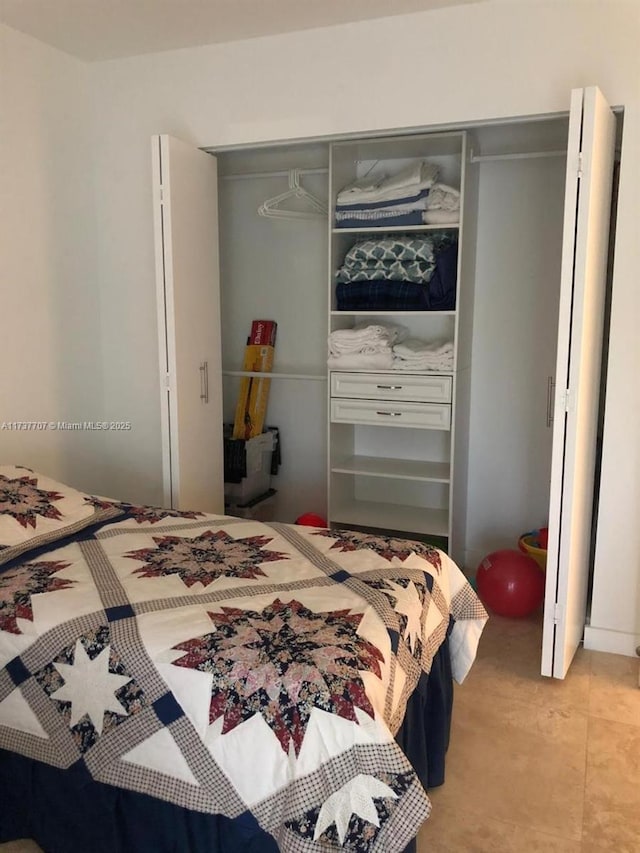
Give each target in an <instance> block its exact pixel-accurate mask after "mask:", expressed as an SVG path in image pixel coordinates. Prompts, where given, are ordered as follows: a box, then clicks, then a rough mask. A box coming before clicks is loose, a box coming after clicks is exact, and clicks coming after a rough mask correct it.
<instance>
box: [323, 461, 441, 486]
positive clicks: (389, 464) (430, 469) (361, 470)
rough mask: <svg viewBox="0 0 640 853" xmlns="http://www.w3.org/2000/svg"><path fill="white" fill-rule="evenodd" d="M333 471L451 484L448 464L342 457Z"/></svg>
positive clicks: (332, 466)
mask: <svg viewBox="0 0 640 853" xmlns="http://www.w3.org/2000/svg"><path fill="white" fill-rule="evenodd" d="M331 470H332V471H333V472H334V473H336V474H358V475H363V476H366V477H387V478H391V479H394V480H418V481H420V482H431V483H449V482H450V480H451V468H450V466H449V463H448V462H421V461H417V460H415V459H384V458H382V457H379V456H342V457H339V458H337V459H335V460H333V461H332V463H331Z"/></svg>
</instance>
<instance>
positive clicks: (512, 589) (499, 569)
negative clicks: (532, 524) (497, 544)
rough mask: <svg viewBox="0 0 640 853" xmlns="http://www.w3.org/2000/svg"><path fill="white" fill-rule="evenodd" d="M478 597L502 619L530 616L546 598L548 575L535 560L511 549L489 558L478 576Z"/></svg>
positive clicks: (483, 562)
mask: <svg viewBox="0 0 640 853" xmlns="http://www.w3.org/2000/svg"><path fill="white" fill-rule="evenodd" d="M476 582H477V585H478V595H479V596H480V598H481V600H482V602H483V604H485V605H486V606H487V607H488V608H489V609H490V610H492V611H493V612H494V613H497V614H498V616H528V615H529V614H530V613H533V611H534V610H537V609H538V607H540V605H541V604H542V600H543V598H544V584H545V579H544V573H543V571H542V570H541V568H540V566H538V564H537V563H536V561H535V560H534V559H533V557H530V556H528V555H527V554H522V553H521V552H520V551H511V550H508V549H505V550H502V551H494V552H493V553H491V554H488V555H487V556H486V557H485V558H484V560H483V561H482V562H481V563H480V565H479V566H478V571H477V574H476Z"/></svg>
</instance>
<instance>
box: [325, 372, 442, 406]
mask: <svg viewBox="0 0 640 853" xmlns="http://www.w3.org/2000/svg"><path fill="white" fill-rule="evenodd" d="M451 386H452V377H451V376H439V375H434V376H428V375H425V374H419V375H413V374H407V373H401V374H398V373H336V372H335V371H334V372H332V373H331V396H332V397H352V398H353V397H355V398H358V399H366V400H406V401H409V402H412V401H416V402H425V403H450V402H451Z"/></svg>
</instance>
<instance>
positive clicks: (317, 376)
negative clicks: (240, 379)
mask: <svg viewBox="0 0 640 853" xmlns="http://www.w3.org/2000/svg"><path fill="white" fill-rule="evenodd" d="M222 375H223V376H249V377H252V378H253V379H298V380H301V381H305V382H306V381H307V380H313V381H317V382H326V381H327V374H326V373H278V372H274V373H260V372H258V371H253V370H223V371H222Z"/></svg>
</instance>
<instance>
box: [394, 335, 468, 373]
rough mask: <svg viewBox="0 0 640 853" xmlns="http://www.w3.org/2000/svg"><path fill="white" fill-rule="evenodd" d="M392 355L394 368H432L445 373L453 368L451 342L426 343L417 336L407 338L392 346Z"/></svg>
mask: <svg viewBox="0 0 640 853" xmlns="http://www.w3.org/2000/svg"><path fill="white" fill-rule="evenodd" d="M393 357H394V362H393V367H394V369H395V370H433V371H436V372H437V373H447V372H449V371H451V370H453V343H452V342H451V341H444V342H434V343H426V342H425V341H421V340H418V338H408V339H407V340H405V341H402V342H400V343H397V344H396V345H395V346H394V347H393Z"/></svg>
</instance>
